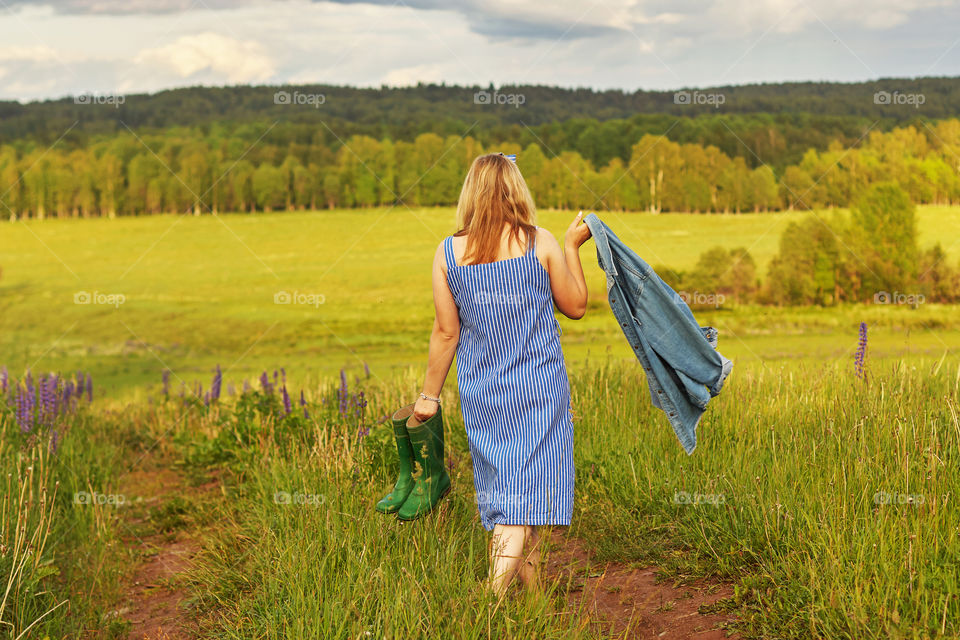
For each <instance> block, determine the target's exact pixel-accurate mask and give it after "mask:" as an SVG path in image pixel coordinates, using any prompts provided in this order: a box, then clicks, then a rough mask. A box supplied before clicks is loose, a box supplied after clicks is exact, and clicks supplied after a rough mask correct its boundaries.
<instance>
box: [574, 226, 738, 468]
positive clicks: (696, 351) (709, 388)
mask: <svg viewBox="0 0 960 640" xmlns="http://www.w3.org/2000/svg"><path fill="white" fill-rule="evenodd" d="M583 221H584V223H585V224H586V225H587V226H588V227H589V228H590V233H591V234H593V239H594V242H595V243H596V246H597V260H598V262H599V263H600V268H601V269H603V271H604V273H605V274H606V277H607V297H608V299H609V301H610V308H611V309H612V310H613V315H614V316H615V317H616V319H617V322H619V323H620V328H621V329H623V333H624V335H625V336H626V337H627V341H628V342H629V343H630V346H631V347H633V352H634V353H635V354H636V356H637V358H638V359H639V360H640V364H641V365H643V368H644V370H645V371H646V372H647V383H648V384H649V385H650V396H651V398H652V400H653V405H654V406H655V407H657V408H658V409H663V411H664V412H665V413H666V414H667V419H668V420H669V421H670V425H671V426H672V427H673V430H674V432H675V433H676V434H677V438H678V439H679V440H680V444H681V445H683V448H684V450H686V452H687V454H691V453H693V450H694V449H695V448H696V446H697V424H698V423H699V422H700V416H702V415H703V413H704V411H706V408H707V402H708V401H709V400H710V398H712V397H713V396H715V395H717V394H718V393H720V389H721V387H722V386H723V382H724V380H726V378H727V375H729V373H730V370H731V369H732V368H733V362H731V361H730V360H728V359H727V358H725V357H723V356H722V355H720V353H719V352H717V350H716V347H717V330H716V329H714V328H713V327H701V326H700V325H698V324H697V321H696V320H695V319H694V317H693V312H692V311H690V307H689V306H687V303H686V302H685V301H684V300H683V298H682V297H680V296H679V295H677V293H675V292H674V291H673V289H671V288H670V287H669V286H668V285H667V283H665V282H664V281H663V280H662V279H661V278H660V276H658V275H657V274H656V273H655V272H654V271H653V269H651V268H650V265H648V264H647V263H646V262H644V261H643V259H642V258H640V257H639V256H638V255H637V254H635V253H634V252H633V251H631V250H630V248H629V247H627V245H625V244H624V243H623V242H622V241H621V240H620V239H619V238H618V237H617V236H615V235H614V234H613V232H612V231H610V227H608V226H607V225H606V224H604V223H603V222H602V221H601V220H600V218H598V217H597V216H596V214H593V213H590V214H587V216H586V217H584V219H583Z"/></svg>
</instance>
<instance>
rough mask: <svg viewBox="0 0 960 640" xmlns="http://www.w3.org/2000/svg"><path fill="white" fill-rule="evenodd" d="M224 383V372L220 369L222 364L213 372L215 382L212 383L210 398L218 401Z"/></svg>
mask: <svg viewBox="0 0 960 640" xmlns="http://www.w3.org/2000/svg"><path fill="white" fill-rule="evenodd" d="M222 384H223V372H222V371H220V365H219V364H218V365H217V368H216V372H215V373H214V374H213V382H212V383H210V399H211V400H213V401H214V402H216V401H217V400H219V399H220V387H221V385H222Z"/></svg>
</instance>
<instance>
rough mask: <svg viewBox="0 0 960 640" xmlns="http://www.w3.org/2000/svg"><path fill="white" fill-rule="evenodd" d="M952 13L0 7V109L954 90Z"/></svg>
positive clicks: (797, 6)
mask: <svg viewBox="0 0 960 640" xmlns="http://www.w3.org/2000/svg"><path fill="white" fill-rule="evenodd" d="M957 25H960V0H958V1H943V0H898V1H894V0H800V1H798V2H794V1H791V0H748V1H740V2H735V1H733V0H705V1H701V2H694V1H691V0H650V1H648V0H584V1H582V2H579V1H578V2H574V1H572V0H554V1H552V2H508V1H506V0H482V1H481V0H393V1H390V0H383V1H376V0H373V1H370V2H355V1H353V0H339V1H329V0H327V1H312V0H233V1H228V0H153V1H151V0H0V99H2V100H20V101H23V102H27V101H32V100H42V99H46V98H58V97H63V96H67V95H81V94H99V95H110V94H130V93H144V92H155V91H158V90H161V89H167V88H174V87H183V86H196V85H210V86H223V85H235V84H267V85H278V84H286V83H294V84H300V83H302V84H308V83H323V84H335V85H352V86H362V87H370V86H373V87H379V86H381V85H392V86H406V85H411V84H416V83H417V82H425V83H431V82H435V83H439V82H441V81H443V82H446V83H447V84H458V85H467V86H476V85H480V86H488V85H490V84H493V85H494V86H496V87H499V86H503V85H511V84H543V85H556V86H562V87H591V88H595V89H611V88H617V89H625V90H628V91H634V90H637V89H663V90H666V89H678V88H685V87H709V86H717V85H728V84H747V83H757V82H783V81H802V80H829V81H840V82H853V81H861V80H871V79H876V78H889V77H918V76H960V30H958V29H957V28H956V27H957Z"/></svg>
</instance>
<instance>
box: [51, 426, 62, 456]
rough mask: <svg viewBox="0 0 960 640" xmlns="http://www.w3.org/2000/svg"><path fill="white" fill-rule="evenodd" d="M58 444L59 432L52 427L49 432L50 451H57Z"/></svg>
mask: <svg viewBox="0 0 960 640" xmlns="http://www.w3.org/2000/svg"><path fill="white" fill-rule="evenodd" d="M59 444H60V433H59V432H58V431H57V430H56V429H54V430H53V431H51V432H50V453H56V452H57V446H58V445H59Z"/></svg>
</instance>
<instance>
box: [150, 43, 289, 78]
mask: <svg viewBox="0 0 960 640" xmlns="http://www.w3.org/2000/svg"><path fill="white" fill-rule="evenodd" d="M133 61H134V63H136V64H138V65H140V64H146V65H151V66H155V67H160V68H163V69H167V70H169V71H172V72H173V73H175V74H176V75H177V76H179V77H180V78H184V79H188V78H192V77H195V76H197V74H199V73H201V72H204V71H209V72H212V73H213V74H215V75H218V76H221V77H223V78H224V79H225V80H226V81H227V82H229V83H231V84H239V83H253V82H264V81H266V80H268V79H270V78H271V77H272V76H273V75H274V73H275V71H276V69H275V67H274V63H273V59H272V58H271V57H270V56H269V55H268V54H267V52H266V50H265V49H264V47H263V46H262V45H261V44H260V43H258V42H256V41H253V40H246V41H241V40H237V39H236V38H231V37H229V36H224V35H222V34H219V33H214V32H213V31H205V32H203V33H198V34H195V35H185V36H180V37H179V38H177V39H176V40H175V41H173V42H171V43H170V44H166V45H163V46H160V47H155V48H152V49H144V50H143V51H141V52H140V53H139V54H137V55H136V56H135V57H134V59H133Z"/></svg>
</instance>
